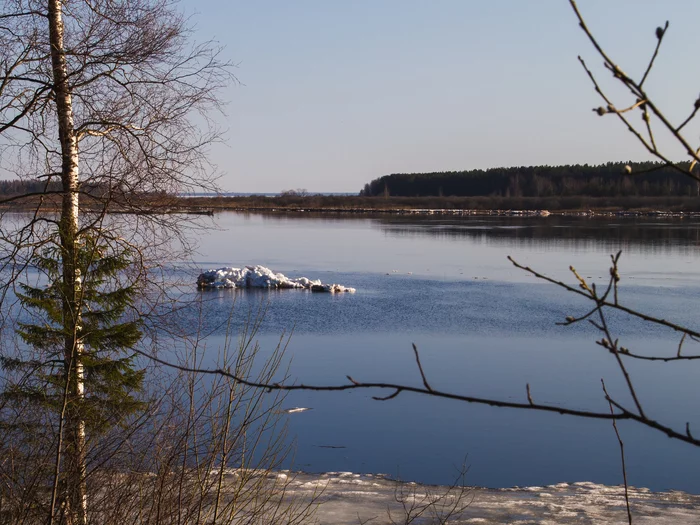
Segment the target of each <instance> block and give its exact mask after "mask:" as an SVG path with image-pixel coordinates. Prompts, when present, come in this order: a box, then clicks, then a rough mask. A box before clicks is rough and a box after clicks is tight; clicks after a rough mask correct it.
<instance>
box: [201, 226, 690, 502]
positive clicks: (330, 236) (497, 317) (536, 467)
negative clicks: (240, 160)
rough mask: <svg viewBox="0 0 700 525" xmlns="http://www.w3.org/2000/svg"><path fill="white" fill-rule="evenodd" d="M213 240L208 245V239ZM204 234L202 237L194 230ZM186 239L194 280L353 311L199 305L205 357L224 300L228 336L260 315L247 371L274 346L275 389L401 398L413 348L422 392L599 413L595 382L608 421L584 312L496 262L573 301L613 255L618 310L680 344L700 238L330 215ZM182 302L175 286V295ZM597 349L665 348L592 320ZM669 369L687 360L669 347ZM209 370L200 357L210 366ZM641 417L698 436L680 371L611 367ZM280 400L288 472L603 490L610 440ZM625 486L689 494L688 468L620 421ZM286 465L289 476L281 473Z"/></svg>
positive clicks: (361, 400)
mask: <svg viewBox="0 0 700 525" xmlns="http://www.w3.org/2000/svg"><path fill="white" fill-rule="evenodd" d="M214 225H215V227H214ZM205 226H207V225H205ZM206 229H207V230H208V233H206V234H202V233H201V232H200V233H197V237H198V241H199V250H198V253H197V254H195V256H194V259H195V266H196V267H198V268H201V269H210V268H215V267H219V266H235V267H240V266H244V265H251V264H260V265H264V266H267V267H270V268H272V269H273V270H275V271H278V272H282V273H284V274H285V275H287V276H291V277H298V276H306V277H309V278H312V279H316V278H319V279H321V280H322V281H323V282H329V283H333V282H335V283H340V284H343V285H347V286H351V287H354V288H356V289H357V292H356V293H354V294H335V295H331V294H316V293H308V292H303V291H294V290H284V291H280V292H270V293H259V292H258V293H250V292H242V291H235V290H220V291H204V292H195V291H192V292H191V295H192V296H193V297H195V296H197V294H201V296H202V298H204V299H206V300H205V301H203V304H204V317H205V318H206V319H207V323H211V324H210V326H211V327H215V326H221V328H219V329H214V332H213V333H212V334H211V335H210V336H209V340H208V344H207V348H208V350H207V351H208V352H210V353H211V355H212V356H213V355H214V354H215V353H216V348H217V345H221V344H222V342H223V339H224V328H223V326H225V323H224V321H225V320H226V319H227V318H228V316H229V315H230V312H231V306H232V305H233V303H234V300H235V303H236V304H235V310H234V323H233V324H234V328H240V327H241V326H242V325H243V323H244V320H245V318H246V317H247V316H248V315H249V313H250V311H251V310H254V309H256V308H259V307H260V306H261V305H265V306H266V308H267V312H266V316H265V320H264V322H263V324H262V327H261V330H260V332H259V335H258V340H259V342H260V345H261V348H262V349H263V350H262V355H264V354H265V352H267V351H269V349H270V348H272V347H274V345H275V344H276V342H277V341H278V340H279V337H280V335H281V334H283V333H286V334H289V333H290V332H293V333H292V336H291V340H290V342H289V346H288V349H287V354H286V357H287V359H288V360H289V375H290V376H291V378H293V379H294V380H296V381H297V382H303V383H307V384H311V383H321V384H341V383H345V382H347V379H346V376H347V375H351V376H352V377H354V378H355V379H357V380H360V381H393V382H402V383H408V384H415V385H417V386H418V385H420V384H421V379H420V375H419V372H418V370H417V368H416V363H415V359H414V357H413V351H412V346H411V345H412V344H414V343H415V344H416V345H417V346H418V348H419V350H420V352H421V359H422V363H423V367H424V369H425V373H426V375H427V377H428V379H429V381H430V383H431V385H432V386H433V387H434V388H439V389H441V390H451V391H454V392H457V393H462V394H465V395H476V396H483V397H487V396H490V397H493V398H496V399H502V400H509V401H520V402H526V401H527V395H526V384H530V388H531V393H532V396H533V398H534V399H535V400H536V401H538V402H544V403H548V404H553V405H561V406H567V407H571V408H579V409H596V410H606V409H607V405H606V403H605V400H604V399H603V394H602V391H601V383H600V380H601V378H604V379H605V382H606V385H607V387H608V389H609V391H610V393H611V394H612V395H613V397H615V398H616V399H619V400H620V401H621V402H623V403H626V404H627V403H629V402H630V400H629V396H628V395H627V392H626V390H625V387H624V383H623V380H622V377H621V374H620V372H619V369H618V368H617V367H616V365H615V362H614V358H613V356H611V355H610V354H609V353H607V352H606V351H605V350H604V349H602V348H601V347H600V346H598V345H596V344H595V339H596V337H599V335H598V334H597V332H596V330H595V329H594V328H593V327H592V326H590V325H589V324H586V323H580V324H577V325H574V326H568V327H564V326H559V325H557V324H556V323H557V322H559V321H562V320H564V318H565V317H566V316H567V315H577V314H581V313H584V312H585V311H586V307H587V306H588V305H587V304H586V302H585V301H584V300H581V299H580V298H577V297H574V296H573V295H572V294H570V293H567V292H565V291H564V290H562V289H560V288H558V287H556V286H554V285H552V284H548V283H545V282H542V281H539V280H537V279H535V278H534V277H533V276H532V275H530V274H528V273H526V272H524V271H522V270H518V269H517V268H515V267H514V266H513V265H512V264H511V263H510V262H509V261H508V260H507V259H506V257H507V256H508V255H511V256H512V257H513V258H514V259H516V260H517V261H518V262H520V263H522V264H525V265H528V266H531V267H533V268H535V269H537V270H538V271H541V272H543V273H545V274H547V275H550V276H553V277H555V278H557V279H563V280H566V281H567V282H569V283H574V284H575V281H574V279H573V276H572V275H571V273H570V271H569V270H568V268H569V265H571V264H573V265H574V266H575V267H576V268H577V270H578V271H579V272H580V274H581V275H582V276H583V277H586V278H590V279H591V280H592V281H595V282H598V283H600V284H601V285H602V283H604V282H606V281H607V278H608V268H609V263H610V254H611V253H616V252H617V251H618V250H622V257H621V263H620V272H621V276H622V280H621V282H620V300H621V302H622V303H624V304H626V305H628V306H631V307H634V308H637V309H639V310H642V311H645V312H647V313H650V314H653V315H655V316H660V317H664V318H667V319H673V320H675V321H677V322H680V323H686V324H688V325H690V326H691V327H695V328H697V327H698V326H697V324H698V323H697V314H696V312H697V310H698V301H699V300H698V297H699V296H700V293H699V292H700V266H699V265H698V263H700V249H699V246H700V244H699V243H700V221H697V220H680V219H679V220H651V219H649V220H642V219H619V220H609V219H607V220H602V219H595V220H594V219H586V218H581V219H574V218H567V219H563V218H557V217H547V218H529V219H518V218H488V217H486V218H484V217H479V218H468V217H467V218H459V219H456V218H445V217H437V216H429V217H397V216H382V217H349V218H347V217H341V216H337V215H336V216H323V215H316V216H305V215H302V214H296V215H274V214H268V215H260V214H237V213H221V214H218V215H216V217H215V218H214V223H213V224H212V225H211V227H208V226H207V228H206ZM193 290H194V285H193ZM610 322H611V327H612V330H613V332H614V334H615V337H620V340H621V341H622V343H623V344H624V346H626V347H628V348H631V349H633V350H635V351H639V352H655V353H665V354H669V355H673V354H674V353H675V351H676V350H677V345H678V341H679V338H678V337H677V336H676V335H674V334H673V333H672V332H669V331H667V330H662V329H658V328H655V327H653V326H652V325H650V324H649V323H643V322H640V321H635V320H632V319H629V318H627V317H624V316H622V315H615V314H611V316H610ZM685 351H686V352H688V353H691V352H693V351H695V352H698V353H700V349H698V348H697V345H693V344H690V343H686V349H685ZM212 359H213V357H212ZM629 371H630V374H631V375H632V377H633V380H634V382H635V386H636V388H637V390H638V394H639V396H640V398H641V400H642V403H643V404H644V407H645V409H646V410H647V412H648V413H649V415H650V416H652V417H655V418H658V419H659V420H660V421H662V422H664V423H669V424H674V425H676V426H678V428H680V429H684V428H685V423H686V422H687V421H688V422H690V426H691V429H693V428H697V429H698V430H697V434H698V435H700V412H699V411H698V408H697V405H698V404H697V400H698V399H700V397H699V396H698V394H699V392H698V390H699V389H700V382H699V381H697V370H696V366H695V365H694V364H693V363H692V362H690V363H688V362H686V363H668V364H663V363H648V362H630V363H629ZM376 394H377V392H368V391H355V392H344V393H333V394H329V393H313V392H295V393H292V394H290V395H289V396H288V398H287V400H286V401H285V406H288V407H294V406H300V407H307V408H311V410H308V411H306V412H300V413H295V414H290V415H289V416H285V417H288V419H289V435H290V439H292V440H293V441H294V446H295V453H294V457H293V465H291V466H292V467H293V468H295V469H299V470H304V471H308V472H324V471H353V472H366V473H386V474H389V475H391V476H400V477H401V478H403V479H411V480H415V481H420V482H424V483H442V484H444V483H449V482H450V481H452V480H453V478H454V475H455V473H456V467H458V466H459V465H461V464H462V463H463V462H464V461H466V463H467V464H468V465H469V472H468V474H467V482H468V483H469V484H473V485H480V486H487V487H509V486H516V485H519V486H533V485H547V484H552V483H558V482H565V481H592V482H595V483H603V484H608V485H616V484H619V483H621V482H622V476H621V469H620V457H619V456H620V451H619V448H618V444H617V439H616V437H615V434H614V431H613V428H612V426H611V424H610V422H607V421H595V420H583V419H577V418H573V417H570V416H560V415H554V414H546V413H536V412H532V411H518V410H514V409H502V408H491V407H488V406H478V405H468V404H465V403H460V402H454V401H445V400H438V399H432V398H430V397H421V396H418V395H412V394H408V393H402V394H401V395H399V396H398V397H396V398H395V399H392V400H390V401H383V402H379V401H374V400H372V399H371V396H372V395H376ZM619 428H620V433H621V435H622V438H623V440H624V442H625V452H626V454H627V470H628V476H629V482H630V484H632V485H636V486H643V487H648V488H651V489H652V490H668V489H680V490H685V491H689V492H694V493H700V478H699V477H698V476H697V472H698V471H700V450H697V449H696V448H694V447H692V446H690V445H686V444H683V443H679V442H676V441H673V440H670V439H668V438H667V437H665V436H664V435H662V434H660V433H659V432H657V431H654V430H650V429H647V428H644V427H641V426H640V425H639V424H635V423H630V422H620V423H619ZM290 461H291V460H290Z"/></svg>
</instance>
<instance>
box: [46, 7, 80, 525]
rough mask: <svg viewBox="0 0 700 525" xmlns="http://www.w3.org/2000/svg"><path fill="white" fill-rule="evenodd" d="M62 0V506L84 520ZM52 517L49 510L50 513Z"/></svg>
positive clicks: (55, 55)
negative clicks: (64, 380)
mask: <svg viewBox="0 0 700 525" xmlns="http://www.w3.org/2000/svg"><path fill="white" fill-rule="evenodd" d="M62 8H63V6H62V1H61V0H49V5H48V14H49V39H50V45H51V65H52V71H53V91H54V95H55V103H56V114H57V117H58V133H59V140H60V144H61V159H62V165H61V182H62V192H63V197H62V199H63V200H62V206H61V217H60V227H59V235H60V242H61V257H62V261H61V263H62V267H63V286H62V288H63V290H64V298H63V325H64V329H65V333H66V336H65V347H64V353H65V368H66V374H67V376H68V381H67V385H68V393H67V398H68V401H69V403H70V406H71V409H70V410H68V411H67V413H66V421H65V428H66V439H65V440H64V442H65V450H64V470H65V483H64V498H65V501H64V502H63V510H64V512H65V518H66V521H67V522H68V523H71V524H74V525H86V524H87V493H86V486H85V474H86V466H85V421H84V420H83V419H82V418H81V416H80V409H79V406H80V401H81V399H82V397H83V396H84V394H85V383H84V371H83V364H82V359H81V356H82V353H83V348H82V344H81V342H80V336H79V330H80V310H81V309H80V295H81V282H80V273H79V270H78V268H77V266H76V264H77V261H76V254H77V241H78V239H77V237H78V211H79V206H78V204H79V202H78V189H79V171H78V160H79V158H78V157H79V155H78V141H77V137H76V133H75V127H74V122H73V105H72V100H71V91H70V87H69V85H68V67H67V63H66V57H65V53H64V43H63V39H64V34H63V33H64V26H63V12H62ZM52 518H53V516H52Z"/></svg>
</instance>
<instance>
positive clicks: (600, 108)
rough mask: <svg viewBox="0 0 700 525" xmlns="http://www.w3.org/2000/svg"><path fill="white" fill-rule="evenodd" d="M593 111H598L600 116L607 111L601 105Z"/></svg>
mask: <svg viewBox="0 0 700 525" xmlns="http://www.w3.org/2000/svg"><path fill="white" fill-rule="evenodd" d="M593 111H595V112H596V113H598V115H599V116H601V117H602V116H603V115H605V113H607V111H606V110H605V108H604V107H603V106H600V107H599V108H597V109H594V110H593Z"/></svg>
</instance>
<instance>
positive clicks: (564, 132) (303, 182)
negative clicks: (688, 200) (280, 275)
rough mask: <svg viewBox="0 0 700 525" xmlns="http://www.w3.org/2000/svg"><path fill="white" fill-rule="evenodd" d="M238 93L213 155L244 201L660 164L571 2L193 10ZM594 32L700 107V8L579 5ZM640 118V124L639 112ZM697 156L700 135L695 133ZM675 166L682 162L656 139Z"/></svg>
mask: <svg viewBox="0 0 700 525" xmlns="http://www.w3.org/2000/svg"><path fill="white" fill-rule="evenodd" d="M180 8H181V9H183V10H184V11H185V13H187V14H188V15H191V21H192V24H193V25H194V33H193V39H195V40H197V41H203V40H207V39H215V40H217V41H218V42H219V43H220V44H222V45H223V46H224V48H225V49H224V51H223V55H222V57H223V58H224V59H227V60H230V61H231V62H232V63H234V64H235V65H236V68H235V70H234V74H235V75H236V77H237V79H238V82H237V83H234V84H232V85H231V86H230V87H229V88H227V89H226V90H225V91H224V92H222V93H221V96H222V98H223V99H224V100H225V101H226V103H227V104H226V115H225V116H217V121H218V122H219V124H220V125H221V126H222V128H224V129H225V130H226V132H225V134H224V141H223V143H222V144H217V145H215V146H213V147H212V149H211V158H212V160H213V162H214V163H215V164H216V165H217V167H218V171H219V172H220V174H221V179H220V186H221V188H222V189H223V190H225V191H231V192H280V191H283V190H286V189H302V188H303V189H306V190H307V191H310V192H353V193H354V192H358V191H360V189H362V187H363V186H364V184H365V183H367V182H369V181H370V180H372V179H375V178H378V177H381V176H382V175H387V174H390V173H407V172H425V171H451V170H468V169H487V168H491V167H499V166H530V165H541V164H547V165H559V164H584V163H588V164H600V163H603V162H608V161H627V160H646V159H648V158H649V155H648V154H646V153H645V151H644V149H643V147H642V146H641V145H640V144H639V143H638V142H637V141H636V140H635V139H634V138H633V137H632V135H631V134H630V133H629V132H628V131H627V130H626V129H625V128H624V126H623V125H622V124H621V123H620V122H619V121H617V120H616V118H615V117H614V116H611V115H608V116H606V117H599V116H597V115H596V114H595V113H593V112H592V111H591V109H592V108H594V107H597V106H600V105H601V100H600V98H599V97H598V95H597V94H596V93H595V92H594V90H593V88H592V85H591V83H590V80H589V79H588V77H587V76H586V74H585V72H584V70H583V69H582V67H581V65H580V64H579V62H578V60H577V56H578V55H581V56H582V57H583V58H584V59H585V60H586V61H587V63H588V64H589V66H590V67H591V69H593V71H594V73H595V74H596V75H597V77H598V78H599V79H600V81H601V84H602V86H603V87H604V89H605V90H606V92H607V93H608V94H609V95H611V96H612V98H613V100H614V101H615V103H616V105H617V106H618V107H623V106H624V105H626V104H628V103H631V102H634V101H633V100H631V99H630V97H629V95H627V94H626V93H625V92H624V90H622V89H621V88H620V87H619V86H618V85H617V84H616V83H615V81H614V80H613V79H612V78H611V75H610V74H609V73H607V71H606V70H605V69H604V68H603V67H602V60H601V59H600V57H599V56H598V55H597V54H596V52H595V50H594V48H593V47H592V46H591V44H590V42H588V40H587V39H586V37H585V35H584V33H583V32H582V31H581V30H580V28H579V27H578V24H577V21H576V18H575V16H574V13H573V11H572V9H571V7H570V6H569V3H568V2H567V1H566V0H538V1H522V0H489V1H486V0H479V1H477V0H421V1H419V0H354V1H352V2H347V1H346V2H341V1H335V0H256V1H249V0H248V1H243V0H207V1H202V0H199V1H195V0H183V1H182V3H181V4H180ZM579 8H580V10H581V11H582V13H583V15H584V17H585V18H586V21H587V23H588V25H589V27H590V28H591V30H592V31H593V32H594V33H595V34H596V36H597V37H598V38H599V41H600V43H601V44H602V45H603V46H604V47H605V49H606V51H608V52H609V54H610V55H611V56H612V58H613V59H615V60H616V61H617V62H618V63H619V65H620V66H621V67H622V69H623V70H624V71H625V72H626V73H628V74H629V75H631V76H633V77H635V78H637V79H639V78H640V77H641V75H642V73H643V71H644V69H645V68H646V64H647V62H648V60H649V57H650V56H651V53H652V52H653V49H654V46H655V44H656V37H655V35H654V32H655V30H656V27H657V26H660V25H663V23H665V21H666V20H669V21H670V28H669V32H668V33H667V35H666V37H665V39H664V45H663V46H662V48H661V51H660V54H659V57H658V58H657V62H656V66H655V68H654V70H653V71H652V74H651V76H650V77H649V79H648V80H647V82H646V84H645V86H646V88H647V91H648V93H649V94H650V96H651V97H653V100H655V101H656V103H657V106H659V107H661V108H662V109H663V110H664V111H665V112H666V114H667V115H668V117H669V118H670V119H671V120H672V121H674V122H681V121H682V120H683V119H684V118H685V117H686V116H687V114H689V113H690V111H691V110H692V108H693V103H694V101H695V100H696V99H697V98H698V94H699V93H700V68H698V67H697V62H696V57H697V54H696V51H697V50H698V49H700V31H698V30H697V21H698V20H700V2H698V1H697V0H687V1H683V0H675V1H673V2H658V1H651V0H616V1H614V2H613V1H610V0H580V1H579ZM632 118H633V119H639V116H638V115H636V114H633V115H632ZM687 131H688V138H689V139H692V141H693V142H694V143H700V125H699V126H697V127H695V128H690V127H689V128H687ZM658 137H659V143H660V144H661V145H662V147H663V148H664V150H665V151H666V152H668V154H669V155H671V156H672V157H673V158H674V159H682V158H683V151H681V150H680V149H678V148H677V147H675V144H674V143H673V142H672V141H671V140H665V139H664V138H663V137H662V136H661V135H658Z"/></svg>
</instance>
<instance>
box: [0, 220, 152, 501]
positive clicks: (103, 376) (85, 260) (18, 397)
mask: <svg viewBox="0 0 700 525" xmlns="http://www.w3.org/2000/svg"><path fill="white" fill-rule="evenodd" d="M77 246H78V248H77V250H76V251H75V255H76V260H75V261H74V266H75V268H76V269H77V271H78V274H79V275H80V282H79V283H78V284H77V285H76V289H75V290H66V289H65V284H64V283H65V281H64V280H63V279H62V272H63V268H62V261H63V257H62V255H63V254H62V253H61V248H60V245H58V246H56V247H53V248H50V249H46V250H45V251H43V252H42V253H41V254H39V255H37V256H36V258H35V266H36V268H37V269H38V270H39V272H40V275H41V277H42V278H41V280H40V283H39V284H37V285H30V284H22V285H21V291H20V292H19V293H18V294H17V295H18V298H19V300H20V302H21V304H22V305H23V307H24V308H25V310H26V314H27V317H28V319H27V320H26V321H22V322H19V323H18V328H17V334H18V336H19V338H20V339H21V341H22V342H23V343H24V344H25V346H26V347H27V348H26V349H25V351H24V352H22V353H21V354H20V356H21V357H15V358H10V357H6V356H5V357H0V364H1V365H2V367H3V368H4V369H5V370H6V372H15V373H16V374H15V375H16V376H18V377H21V378H22V379H21V381H19V382H16V383H14V384H11V385H8V386H7V387H6V388H5V391H4V392H3V396H4V400H5V401H6V402H9V403H10V404H12V405H15V406H20V405H21V406H24V407H25V408H26V407H27V405H32V406H33V407H34V409H35V410H33V411H32V412H33V413H34V414H36V415H37V417H39V418H43V419H46V418H48V419H49V420H50V421H51V422H52V424H50V425H45V427H44V430H43V431H42V430H38V428H37V427H38V426H39V425H30V426H29V427H27V430H28V431H29V432H30V433H36V432H37V431H39V432H44V433H53V434H57V435H51V436H50V435H46V436H44V437H43V441H44V442H45V443H61V445H59V447H58V448H57V450H58V456H57V457H58V460H57V462H56V468H55V471H54V472H53V473H51V474H49V473H48V472H47V479H48V480H50V481H51V485H53V486H55V488H54V489H52V490H50V493H51V500H52V501H51V508H52V509H55V508H56V507H58V508H61V509H63V513H64V515H70V514H71V512H74V510H75V509H76V508H78V509H80V508H82V507H83V505H82V503H83V502H81V501H76V500H75V493H76V491H75V487H76V485H78V486H80V487H82V488H81V490H79V491H77V493H78V494H79V495H80V497H81V498H86V497H87V487H86V483H85V478H86V472H87V470H86V468H87V467H86V452H87V451H86V448H87V446H88V445H87V444H88V438H89V439H90V440H97V439H98V438H99V436H100V435H101V434H103V433H105V432H106V431H107V430H108V429H109V428H111V427H113V426H114V425H120V424H126V423H127V422H128V418H129V416H130V415H133V414H135V413H137V412H139V411H140V410H141V409H143V408H144V407H145V404H144V402H143V401H142V400H141V399H140V397H139V391H140V390H141V386H142V382H143V378H144V371H143V370H140V369H138V367H137V364H136V362H135V357H136V355H135V353H134V352H133V351H132V350H131V349H132V348H133V347H134V346H135V345H136V344H137V343H138V342H139V340H140V339H141V337H142V332H141V323H140V320H139V319H138V318H130V317H129V316H128V314H129V311H128V310H129V307H130V306H132V305H133V301H134V299H135V295H136V294H137V293H138V291H139V290H138V287H139V286H138V280H137V279H135V278H134V277H133V276H129V275H128V272H129V269H130V265H131V263H132V261H131V252H130V251H129V250H128V249H120V248H115V247H114V246H111V245H109V244H108V243H107V242H105V241H104V240H103V239H100V237H99V233H96V234H93V235H85V236H83V237H81V238H80V240H79V241H78V243H77ZM71 292H73V296H74V297H75V304H73V305H72V308H69V309H66V308H65V306H64V305H65V298H66V297H69V296H71ZM74 312H77V315H76V314H74ZM67 315H68V316H70V318H68V319H67V318H66V316H67ZM68 332H70V333H68ZM66 340H74V341H75V342H76V343H75V345H73V347H72V348H66V345H65V341H66ZM26 356H31V358H29V359H28V358H27V357H26ZM30 413H31V412H30ZM21 424H22V425H26V424H27V421H26V420H24V421H21ZM36 437H37V436H36V435H34V436H30V437H29V439H32V440H35V439H36ZM52 478H55V479H52ZM71 509H73V511H71Z"/></svg>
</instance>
